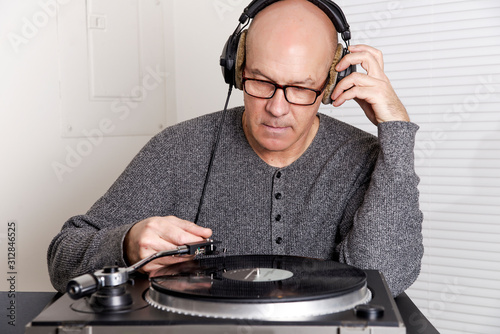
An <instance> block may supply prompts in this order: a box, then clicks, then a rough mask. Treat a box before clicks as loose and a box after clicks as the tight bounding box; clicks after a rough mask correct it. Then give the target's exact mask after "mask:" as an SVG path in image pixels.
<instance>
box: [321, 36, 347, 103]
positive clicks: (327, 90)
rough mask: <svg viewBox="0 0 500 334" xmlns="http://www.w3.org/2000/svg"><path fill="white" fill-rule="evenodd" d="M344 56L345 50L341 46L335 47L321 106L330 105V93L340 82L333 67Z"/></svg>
mask: <svg viewBox="0 0 500 334" xmlns="http://www.w3.org/2000/svg"><path fill="white" fill-rule="evenodd" d="M344 55H345V50H344V47H343V46H342V44H340V43H339V44H338V45H337V50H335V56H334V57H333V62H332V66H330V75H329V78H330V80H329V81H328V84H326V87H325V93H324V95H323V100H322V102H323V104H331V103H332V102H333V101H332V98H331V96H332V92H333V89H334V88H335V85H336V84H337V82H338V81H340V80H341V79H342V78H339V73H338V72H337V71H336V70H335V66H337V64H338V63H339V61H340V59H342V57H343V56H344Z"/></svg>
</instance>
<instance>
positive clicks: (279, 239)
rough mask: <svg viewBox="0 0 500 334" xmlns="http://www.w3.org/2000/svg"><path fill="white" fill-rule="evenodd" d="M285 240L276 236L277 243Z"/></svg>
mask: <svg viewBox="0 0 500 334" xmlns="http://www.w3.org/2000/svg"><path fill="white" fill-rule="evenodd" d="M282 242H283V238H282V237H277V238H276V243H277V244H278V245H279V244H281V243H282Z"/></svg>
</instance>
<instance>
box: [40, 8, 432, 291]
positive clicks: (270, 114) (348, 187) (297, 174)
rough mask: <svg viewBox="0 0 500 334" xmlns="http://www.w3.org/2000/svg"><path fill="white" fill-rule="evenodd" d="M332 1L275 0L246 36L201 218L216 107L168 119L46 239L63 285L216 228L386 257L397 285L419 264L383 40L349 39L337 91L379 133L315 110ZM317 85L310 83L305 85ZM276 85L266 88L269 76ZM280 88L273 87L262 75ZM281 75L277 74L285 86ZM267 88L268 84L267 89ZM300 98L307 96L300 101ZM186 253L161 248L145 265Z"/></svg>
mask: <svg viewBox="0 0 500 334" xmlns="http://www.w3.org/2000/svg"><path fill="white" fill-rule="evenodd" d="M336 35H337V34H336V31H335V28H334V26H333V24H332V22H331V20H330V19H329V18H328V17H327V16H326V14H325V13H324V12H323V11H322V10H320V9H319V8H318V7H316V6H315V5H313V4H312V3H310V2H308V1H305V0H286V1H279V2H276V3H274V4H272V5H269V6H268V7H266V8H265V9H264V10H262V11H261V12H259V13H258V14H257V16H256V17H255V19H254V20H253V22H252V24H251V26H250V28H249V31H248V36H247V44H246V52H247V57H246V63H245V66H244V73H243V81H244V88H245V89H244V90H245V95H244V108H235V109H233V110H230V114H229V115H228V119H227V120H226V121H225V123H224V125H223V128H222V136H221V141H220V143H219V148H218V150H217V152H216V155H215V158H214V167H213V170H212V172H211V175H210V179H209V182H208V185H207V192H206V195H205V200H204V204H203V207H202V208H201V214H200V216H199V221H198V225H196V224H193V223H192V221H193V220H194V219H195V216H196V213H197V209H198V201H199V198H200V196H201V191H202V187H203V182H204V178H205V173H206V170H207V165H208V161H209V156H210V150H211V148H212V145H213V142H214V140H215V139H214V137H215V130H216V126H217V123H218V120H219V118H220V114H219V113H216V114H210V115H206V116H203V117H200V118H197V119H194V120H191V121H188V122H185V123H181V124H178V125H176V126H173V127H171V128H168V129H166V130H165V131H163V132H162V133H160V134H158V135H157V136H155V137H154V138H153V139H152V140H151V141H150V142H149V143H148V144H147V145H146V146H145V147H144V148H143V149H142V150H141V152H140V153H139V154H138V155H137V156H136V157H135V158H134V160H133V161H132V162H131V164H130V165H129V166H128V167H127V169H126V170H125V172H124V173H123V174H122V175H121V176H120V177H119V179H118V180H117V181H116V182H115V184H114V185H113V186H112V187H111V188H110V189H109V191H108V192H107V193H106V194H105V195H104V196H103V197H102V198H101V199H100V200H99V201H97V202H96V203H95V204H94V206H93V207H92V208H91V209H90V210H89V212H87V214H86V215H82V216H76V217H73V218H71V219H70V220H69V221H68V222H66V224H65V225H64V227H63V229H62V231H61V232H60V233H59V234H58V235H57V236H56V237H55V238H54V240H53V241H52V244H51V245H50V247H49V252H48V259H49V269H50V274H51V278H52V282H53V284H54V286H55V287H56V288H57V289H58V290H63V289H64V287H65V284H66V282H67V280H68V279H69V278H71V277H73V276H77V275H80V274H83V273H86V272H88V271H92V270H95V269H97V268H101V267H103V266H104V265H108V264H112V263H115V262H118V264H119V265H121V266H125V265H129V264H132V263H135V262H137V261H139V260H140V259H142V258H144V257H147V256H149V255H151V254H153V253H155V252H157V251H160V250H166V249H172V248H174V247H176V246H177V245H182V244H185V243H189V242H196V241H201V240H202V239H204V238H208V237H210V236H212V234H213V235H214V238H216V239H217V240H221V241H222V242H223V245H222V247H225V248H226V249H227V250H228V253H229V254H258V253H267V254H287V255H301V256H310V257H316V258H325V259H334V260H337V261H340V262H344V263H348V264H351V265H354V266H357V267H360V268H372V269H378V270H381V271H382V272H383V273H384V274H385V276H386V279H387V281H388V284H389V287H390V289H391V291H392V293H393V294H394V295H397V294H399V293H401V292H402V291H404V290H405V289H406V288H407V287H408V286H409V285H411V284H412V283H413V282H414V280H415V279H416V278H417V276H418V273H419V270H420V260H421V257H422V253H423V247H422V236H421V222H422V215H421V212H420V211H419V209H418V191H417V188H416V187H417V184H418V177H417V176H416V175H415V173H414V171H413V144H414V137H415V132H416V131H417V126H416V125H415V124H412V123H410V122H409V118H408V114H407V112H406V110H405V108H404V106H403V105H402V104H401V102H400V101H399V99H398V98H397V96H396V94H395V92H394V90H393V89H392V87H391V85H390V82H389V80H388V79H387V77H386V76H385V74H384V72H383V60H382V55H381V53H380V52H379V51H377V50H375V49H373V48H371V47H369V46H365V45H358V46H351V47H350V51H351V53H350V54H348V55H347V56H345V57H344V58H343V59H342V60H341V61H340V63H339V64H338V65H337V70H338V71H341V70H343V69H345V68H347V67H348V66H349V65H351V64H360V65H361V66H362V67H363V68H364V69H365V70H366V72H367V73H366V74H362V73H353V74H351V75H349V76H348V77H346V78H345V79H344V80H343V81H341V82H340V83H339V84H338V85H337V86H336V88H335V89H334V91H333V92H332V99H333V100H334V102H333V105H334V106H335V107H338V106H340V105H342V104H343V103H344V102H345V101H346V100H350V99H355V100H356V101H357V102H358V103H359V104H360V106H361V107H362V109H363V110H364V112H365V114H366V116H367V117H368V118H369V119H370V120H371V121H372V122H373V123H374V124H375V125H377V127H378V131H379V136H378V139H377V138H375V137H373V136H371V135H369V134H367V133H364V132H362V131H360V130H358V129H355V128H353V127H351V126H349V125H346V124H344V123H342V122H339V121H336V120H334V119H332V118H330V117H327V116H325V115H321V114H318V113H317V112H318V108H319V106H320V103H321V97H322V95H323V94H324V89H323V88H324V83H325V81H326V80H327V76H328V71H329V67H330V65H331V63H332V60H333V57H334V52H333V51H334V50H335V47H336V45H337V38H336ZM278 85H289V86H298V87H302V88H306V90H307V89H309V90H312V91H317V92H318V94H315V96H316V97H315V98H314V99H313V98H311V99H309V100H308V98H306V97H304V99H302V97H303V95H304V94H303V93H297V92H299V91H301V92H302V91H303V90H302V89H301V88H287V89H286V94H285V90H284V89H283V87H282V86H279V87H278ZM266 87H267V88H266ZM269 87H271V89H274V90H275V92H274V95H272V97H270V96H264V94H267V93H266V92H264V90H265V89H269ZM280 87H281V88H280ZM263 97H267V98H263ZM299 104H300V105H299ZM186 259H189V258H186V257H182V258H180V257H176V258H172V257H170V258H162V259H158V260H156V261H154V262H152V263H150V264H149V265H147V266H145V267H143V270H144V272H146V273H149V272H153V271H155V270H157V269H158V268H160V267H161V266H164V265H168V264H171V263H174V262H177V261H185V260H186Z"/></svg>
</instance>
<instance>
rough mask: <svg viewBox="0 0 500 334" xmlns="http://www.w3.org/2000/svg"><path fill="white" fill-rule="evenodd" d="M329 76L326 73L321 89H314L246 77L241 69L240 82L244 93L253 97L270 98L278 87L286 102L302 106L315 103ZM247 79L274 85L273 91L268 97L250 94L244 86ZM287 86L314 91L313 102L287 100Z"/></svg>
mask: <svg viewBox="0 0 500 334" xmlns="http://www.w3.org/2000/svg"><path fill="white" fill-rule="evenodd" d="M329 78H330V73H328V75H327V76H326V80H325V83H324V84H323V87H321V89H314V88H309V87H302V86H295V85H280V84H278V83H275V82H272V81H268V80H261V79H254V78H248V77H246V76H245V71H243V75H242V78H241V84H242V86H243V90H244V91H245V93H247V94H248V95H250V96H251V97H255V98H257V99H264V100H270V99H272V98H273V97H274V94H276V91H277V90H278V88H279V89H281V90H282V91H283V95H284V96H285V100H286V102H288V103H290V104H293V105H296V106H304V107H306V106H312V105H313V104H315V103H316V101H317V100H318V96H320V95H321V93H323V91H324V90H325V88H326V85H327V84H328V81H329V80H328V79H329ZM247 80H252V81H259V82H264V83H268V84H271V85H273V86H274V92H273V93H272V94H271V96H269V97H260V96H255V95H252V94H250V93H248V92H247V89H246V86H245V82H246V81H247ZM288 87H292V88H300V89H306V90H310V91H312V92H314V93H316V97H315V98H314V102H313V103H308V104H301V103H293V102H290V101H288V97H287V96H286V89H287V88H288Z"/></svg>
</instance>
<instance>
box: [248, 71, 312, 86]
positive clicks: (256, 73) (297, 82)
mask: <svg viewBox="0 0 500 334" xmlns="http://www.w3.org/2000/svg"><path fill="white" fill-rule="evenodd" d="M249 72H250V73H251V74H253V75H260V76H262V77H264V78H266V79H267V80H269V81H272V82H276V81H274V80H273V79H272V78H270V77H269V76H267V75H265V74H264V73H262V72H261V71H260V70H259V69H251V70H250V71H249ZM307 84H311V85H312V84H314V81H313V80H312V79H311V77H309V78H307V79H305V80H299V81H293V82H288V83H286V85H307Z"/></svg>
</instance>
